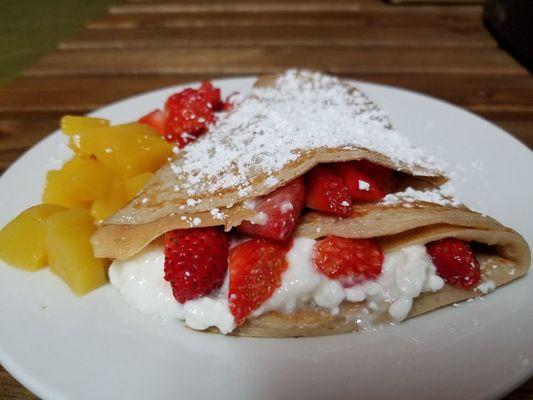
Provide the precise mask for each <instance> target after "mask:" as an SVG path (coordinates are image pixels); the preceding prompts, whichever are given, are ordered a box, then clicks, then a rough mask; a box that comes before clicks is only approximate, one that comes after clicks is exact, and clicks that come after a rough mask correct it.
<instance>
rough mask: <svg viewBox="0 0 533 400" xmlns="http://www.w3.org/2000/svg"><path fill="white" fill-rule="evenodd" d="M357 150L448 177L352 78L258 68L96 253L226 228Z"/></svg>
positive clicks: (120, 252)
mask: <svg viewBox="0 0 533 400" xmlns="http://www.w3.org/2000/svg"><path fill="white" fill-rule="evenodd" d="M317 93H319V94H320V95H319V96H317ZM301 103H305V104H304V106H303V107H299V108H297V109H295V107H294V105H295V104H301ZM301 110H305V115H301V113H302V111H301ZM285 132H290V135H289V134H286V133H285ZM360 159H366V160H369V161H371V162H374V163H376V164H380V165H383V166H386V167H388V168H391V169H393V170H396V171H398V173H399V175H400V177H401V179H400V184H402V182H404V183H405V182H408V181H409V178H411V179H415V180H416V183H415V185H416V186H417V187H434V186H437V185H439V184H442V183H444V182H445V181H446V180H447V178H446V177H445V176H444V174H443V173H442V171H441V170H440V169H439V168H438V167H436V166H435V165H434V163H432V160H431V158H430V157H426V156H425V155H424V154H423V152H422V151H421V150H420V149H418V148H415V147H413V146H412V145H411V144H410V143H409V141H408V140H407V139H406V138H404V137H403V136H402V135H400V134H399V133H398V132H396V131H395V130H394V129H393V128H392V125H391V123H390V121H389V119H388V118H387V116H386V115H385V114H384V113H383V112H382V111H381V110H380V109H379V108H378V107H377V105H376V104H374V103H373V102H372V101H370V100H369V99H368V98H367V97H366V96H365V95H364V94H363V93H361V92H360V91H359V90H358V89H357V88H356V87H355V86H353V85H351V84H349V83H346V82H343V81H340V80H338V79H336V78H333V77H330V76H327V75H322V74H318V73H312V72H308V71H288V72H286V73H285V74H282V75H280V76H266V77H263V78H260V79H259V80H258V81H257V83H256V84H255V86H254V89H253V90H252V92H251V94H250V96H248V97H247V98H246V99H245V100H243V101H242V102H241V103H240V104H238V105H237V106H236V107H235V108H234V110H233V111H231V112H229V113H227V114H226V115H223V116H222V117H221V118H219V121H218V122H217V124H216V125H214V126H213V127H211V128H210V130H209V132H208V133H207V134H205V135H204V136H203V137H201V138H200V139H199V140H197V141H196V142H194V143H192V144H190V145H189V146H187V148H186V149H185V150H183V151H181V152H180V153H179V154H178V155H176V156H175V157H174V159H173V160H172V161H171V162H170V163H169V164H167V165H166V166H164V167H163V168H161V169H160V170H159V171H158V172H157V173H156V175H155V176H154V177H153V178H152V179H151V180H150V181H149V182H148V184H147V186H146V187H145V188H144V190H143V191H142V192H141V193H140V194H139V195H138V196H137V197H136V198H135V199H134V200H133V201H132V202H131V203H130V204H128V205H127V206H126V207H124V208H123V209H122V210H120V211H118V212H117V213H116V214H115V215H113V216H111V217H110V218H109V219H107V220H106V221H104V223H103V225H102V226H101V227H100V229H99V230H98V231H97V233H96V234H95V235H94V237H93V240H92V243H93V248H94V251H95V255H96V256H97V257H105V258H118V259H124V258H128V257H131V256H132V255H134V254H135V253H137V252H139V251H140V250H141V249H142V248H144V247H145V246H146V245H147V244H148V243H150V242H151V241H152V240H154V239H155V238H157V237H158V236H160V235H161V234H163V233H164V232H166V231H170V230H173V229H181V228H191V227H204V226H214V225H224V226H225V228H226V230H229V229H231V227H233V226H237V225H239V224H240V223H241V221H242V220H244V219H250V218H252V217H253V215H255V212H253V210H251V209H250V200H253V199H254V198H257V197H259V196H261V195H264V194H267V193H270V192H272V191H273V190H275V189H276V188H278V187H281V186H283V185H284V184H286V183H287V182H289V181H291V180H293V179H294V178H296V177H297V176H300V175H303V174H304V173H305V172H307V171H308V170H310V169H311V168H313V167H314V166H315V165H317V164H319V163H328V162H336V161H349V160H360Z"/></svg>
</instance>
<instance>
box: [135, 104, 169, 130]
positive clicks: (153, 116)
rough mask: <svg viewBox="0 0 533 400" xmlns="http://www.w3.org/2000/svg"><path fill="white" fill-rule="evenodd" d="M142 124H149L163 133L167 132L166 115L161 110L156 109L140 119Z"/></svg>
mask: <svg viewBox="0 0 533 400" xmlns="http://www.w3.org/2000/svg"><path fill="white" fill-rule="evenodd" d="M139 123H140V124H144V125H148V126H150V127H152V128H153V129H155V130H156V131H157V132H159V133H160V134H161V135H164V134H165V117H164V115H163V112H162V111H161V110H159V109H158V110H154V111H152V112H151V113H149V114H146V115H145V116H144V117H142V118H140V119H139Z"/></svg>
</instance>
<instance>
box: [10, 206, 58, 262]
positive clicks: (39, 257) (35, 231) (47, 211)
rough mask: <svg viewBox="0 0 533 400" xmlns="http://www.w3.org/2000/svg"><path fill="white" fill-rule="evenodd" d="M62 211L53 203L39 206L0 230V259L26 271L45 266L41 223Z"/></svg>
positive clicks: (43, 237)
mask: <svg viewBox="0 0 533 400" xmlns="http://www.w3.org/2000/svg"><path fill="white" fill-rule="evenodd" d="M64 210H66V208H65V207H63V206H58V205H55V204H39V205H37V206H33V207H30V208H28V209H27V210H24V211H23V212H21V213H20V214H19V215H18V216H17V217H16V218H15V219H14V220H12V221H11V222H9V223H8V224H7V225H6V226H4V227H3V228H2V230H0V258H1V259H2V260H4V261H5V262H6V263H8V264H11V265H13V266H14V267H18V268H22V269H25V270H27V271H36V270H38V269H41V268H42V267H44V266H45V265H46V262H47V255H46V248H45V246H46V242H45V232H44V225H43V221H44V220H45V219H46V218H48V217H49V216H50V215H52V214H55V213H57V212H60V211H64Z"/></svg>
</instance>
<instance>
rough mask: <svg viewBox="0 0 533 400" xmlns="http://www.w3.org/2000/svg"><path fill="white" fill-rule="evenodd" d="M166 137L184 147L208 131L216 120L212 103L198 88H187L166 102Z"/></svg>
mask: <svg viewBox="0 0 533 400" xmlns="http://www.w3.org/2000/svg"><path fill="white" fill-rule="evenodd" d="M164 115H165V138H166V139H167V141H169V142H176V143H178V146H180V147H183V146H184V145H185V144H187V143H188V142H190V141H192V140H194V139H196V137H197V136H199V135H201V134H203V133H205V132H206V131H207V124H209V123H212V122H214V121H215V114H214V112H213V109H212V107H211V103H210V102H209V101H207V100H206V99H205V98H204V97H203V96H202V95H201V94H200V93H199V91H198V90H196V89H185V90H182V91H181V92H179V93H176V94H173V95H172V96H170V97H169V98H168V99H167V101H166V103H165V111H164Z"/></svg>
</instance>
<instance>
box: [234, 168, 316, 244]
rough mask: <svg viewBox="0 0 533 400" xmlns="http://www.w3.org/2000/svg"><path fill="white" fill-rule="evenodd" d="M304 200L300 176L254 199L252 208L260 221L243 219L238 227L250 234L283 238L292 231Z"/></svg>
mask: <svg viewBox="0 0 533 400" xmlns="http://www.w3.org/2000/svg"><path fill="white" fill-rule="evenodd" d="M304 202H305V186H304V181H303V179H302V178H297V179H295V180H293V181H292V182H289V183H287V184H286V185H284V186H282V187H280V188H278V189H276V190H274V191H273V192H272V193H269V194H267V195H265V196H262V197H260V198H259V199H256V200H255V207H254V209H255V210H256V211H257V213H258V215H259V216H260V217H261V222H260V223H255V224H253V223H251V222H250V221H244V222H242V223H241V224H240V225H239V226H238V229H239V230H240V231H241V232H244V233H248V234H249V235H252V236H261V237H264V238H267V239H272V240H281V241H283V240H285V239H287V238H288V237H289V236H290V235H291V233H292V232H293V231H294V227H295V225H296V223H297V222H298V219H299V218H300V214H301V212H302V209H303V207H304Z"/></svg>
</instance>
